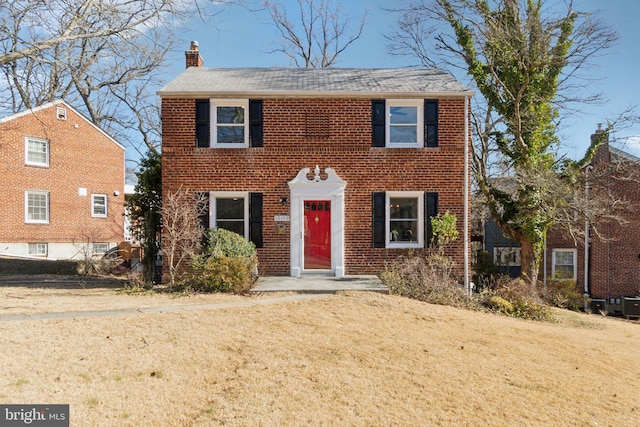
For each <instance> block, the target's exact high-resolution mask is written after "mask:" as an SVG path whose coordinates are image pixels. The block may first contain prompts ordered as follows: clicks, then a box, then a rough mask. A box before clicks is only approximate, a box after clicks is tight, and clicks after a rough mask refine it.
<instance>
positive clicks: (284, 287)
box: [251, 275, 389, 294]
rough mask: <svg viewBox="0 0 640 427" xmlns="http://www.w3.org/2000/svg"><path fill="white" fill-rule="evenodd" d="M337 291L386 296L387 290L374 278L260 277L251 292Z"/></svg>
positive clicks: (362, 276) (320, 276) (318, 276)
mask: <svg viewBox="0 0 640 427" xmlns="http://www.w3.org/2000/svg"><path fill="white" fill-rule="evenodd" d="M338 291H371V292H381V293H385V294H388V293H389V288H387V286H385V285H384V284H382V281H381V280H380V279H378V277H376V276H373V275H371V276H364V275H361V276H345V277H335V276H322V275H308V276H300V277H290V276H267V277H260V278H259V279H258V281H257V282H256V284H255V285H254V286H253V288H251V292H301V293H336V292H338Z"/></svg>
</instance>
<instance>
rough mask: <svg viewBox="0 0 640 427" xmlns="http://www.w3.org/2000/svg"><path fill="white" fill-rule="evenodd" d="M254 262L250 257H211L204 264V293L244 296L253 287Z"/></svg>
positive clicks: (202, 287) (202, 280) (202, 285)
mask: <svg viewBox="0 0 640 427" xmlns="http://www.w3.org/2000/svg"><path fill="white" fill-rule="evenodd" d="M253 268H254V260H253V258H248V257H228V256H224V255H222V256H219V257H210V258H209V259H208V260H207V261H206V262H205V264H204V266H203V270H202V277H201V287H200V289H198V290H201V291H204V292H233V293H236V294H242V293H245V292H247V291H249V289H251V286H253V283H254V282H255V275H253Z"/></svg>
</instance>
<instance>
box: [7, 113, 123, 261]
mask: <svg viewBox="0 0 640 427" xmlns="http://www.w3.org/2000/svg"><path fill="white" fill-rule="evenodd" d="M0 187H1V188H2V190H1V191H0V212H2V215H0V254H5V255H14V256H37V257H42V258H52V259H81V258H82V257H84V256H86V254H87V253H88V252H92V253H95V254H101V253H104V252H105V251H106V250H108V249H110V248H113V247H114V246H116V245H117V244H118V243H120V242H122V241H123V238H124V229H123V227H124V218H123V213H124V206H123V203H124V147H123V146H122V145H120V144H119V143H118V142H116V141H115V140H114V139H113V138H111V137H110V136H109V135H107V134H106V133H105V132H103V131H102V130H100V129H99V128H98V127H96V126H95V125H94V124H93V123H91V122H90V121H88V120H87V119H86V118H85V117H83V116H82V115H81V114H79V113H78V112H77V111H76V110H74V109H73V108H72V107H71V106H69V105H68V104H66V103H65V102H63V101H56V102H52V103H48V104H45V105H42V106H40V107H37V108H33V109H31V110H27V111H24V112H21V113H17V114H13V115H11V116H8V117H5V118H2V119H0Z"/></svg>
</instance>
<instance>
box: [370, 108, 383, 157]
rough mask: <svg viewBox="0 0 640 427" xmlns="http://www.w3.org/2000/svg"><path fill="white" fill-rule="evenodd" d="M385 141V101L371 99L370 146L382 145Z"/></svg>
mask: <svg viewBox="0 0 640 427" xmlns="http://www.w3.org/2000/svg"><path fill="white" fill-rule="evenodd" d="M384 143H385V102H384V99H374V100H372V101H371V146H372V147H384Z"/></svg>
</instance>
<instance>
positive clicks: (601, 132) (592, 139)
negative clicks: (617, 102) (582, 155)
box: [591, 123, 609, 144]
mask: <svg viewBox="0 0 640 427" xmlns="http://www.w3.org/2000/svg"><path fill="white" fill-rule="evenodd" d="M603 133H604V130H603V129H602V123H598V129H596V131H595V133H593V134H592V135H591V142H592V143H593V142H595V140H596V138H600V137H601V136H600V135H601V134H603ZM603 142H604V143H605V144H606V143H607V142H609V138H607V139H606V140H605V141H603Z"/></svg>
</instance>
